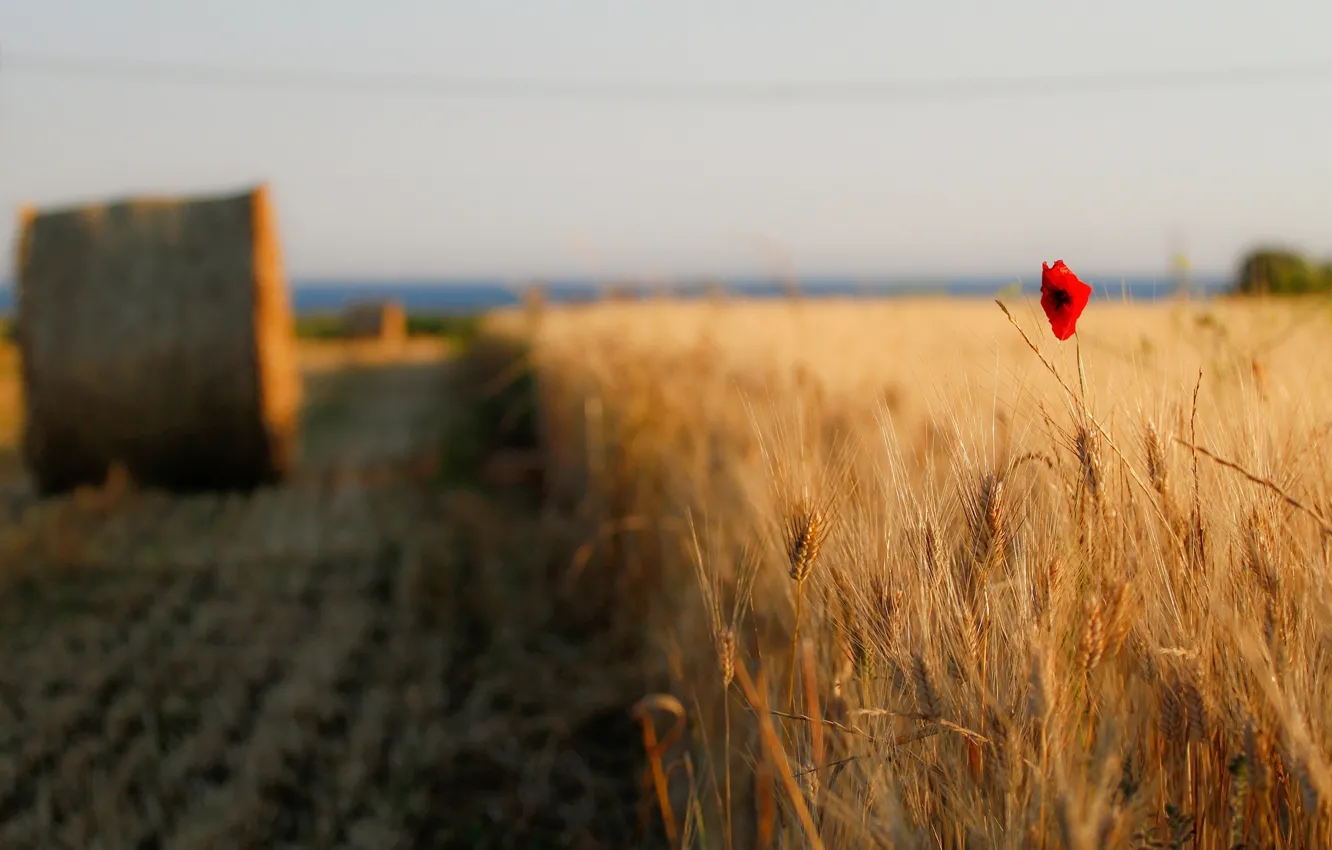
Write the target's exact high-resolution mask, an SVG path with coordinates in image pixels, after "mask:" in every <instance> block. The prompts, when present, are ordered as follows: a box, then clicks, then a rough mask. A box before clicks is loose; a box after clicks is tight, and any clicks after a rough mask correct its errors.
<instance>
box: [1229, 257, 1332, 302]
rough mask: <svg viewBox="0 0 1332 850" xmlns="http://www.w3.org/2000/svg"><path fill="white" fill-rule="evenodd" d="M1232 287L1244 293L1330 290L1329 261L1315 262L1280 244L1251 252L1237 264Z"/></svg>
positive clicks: (1331, 267) (1300, 292) (1331, 280)
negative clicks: (1327, 263)
mask: <svg viewBox="0 0 1332 850" xmlns="http://www.w3.org/2000/svg"><path fill="white" fill-rule="evenodd" d="M1235 289H1236V291H1237V292H1240V293H1242V294H1245V295H1258V294H1271V295H1299V294H1305V293H1311V292H1328V291H1332V265H1321V266H1320V265H1318V264H1316V263H1313V262H1310V261H1309V260H1308V258H1306V257H1303V256H1301V255H1300V254H1298V253H1296V252H1294V251H1290V250H1286V249H1280V248H1262V249H1259V250H1256V251H1253V252H1251V253H1250V254H1249V255H1248V256H1246V257H1245V258H1244V262H1243V263H1241V264H1240V270H1239V280H1238V281H1236V286H1235Z"/></svg>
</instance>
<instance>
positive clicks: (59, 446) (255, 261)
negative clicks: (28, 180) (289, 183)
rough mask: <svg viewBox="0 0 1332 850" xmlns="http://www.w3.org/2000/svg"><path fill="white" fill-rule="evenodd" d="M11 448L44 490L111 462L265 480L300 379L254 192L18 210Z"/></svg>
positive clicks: (292, 431)
mask: <svg viewBox="0 0 1332 850" xmlns="http://www.w3.org/2000/svg"><path fill="white" fill-rule="evenodd" d="M20 228H21V230H20V235H19V244H18V251H17V255H18V257H17V259H18V275H17V278H18V293H17V294H18V303H17V327H16V336H17V339H18V343H19V349H20V352H21V357H22V380H23V392H24V401H25V406H26V414H27V415H26V422H25V425H24V432H23V458H24V462H25V464H26V465H27V467H28V470H29V473H30V475H31V476H32V478H33V479H34V482H35V484H36V486H37V489H38V490H39V491H40V492H42V493H46V494H50V493H58V492H63V491H66V490H70V489H73V488H74V487H77V486H79V485H81V484H98V483H101V481H102V480H103V479H104V478H105V476H106V473H107V470H108V469H109V468H110V466H111V465H112V464H120V465H123V466H124V468H125V469H126V471H128V473H129V474H130V476H131V477H132V478H133V479H134V480H135V481H136V482H137V483H139V484H142V485H145V486H151V487H161V488H164V489H170V490H205V489H215V490H247V489H252V488H254V487H257V486H260V485H263V484H268V483H273V482H276V481H278V480H280V479H281V478H282V477H283V476H284V475H285V474H287V473H288V472H289V471H290V469H291V468H292V466H293V464H294V462H295V457H296V451H297V437H298V425H299V407H300V399H301V385H300V375H299V372H298V370H297V364H296V350H295V343H294V339H293V330H292V321H291V307H290V302H289V299H288V295H287V291H286V282H285V280H284V278H283V273H282V263H281V255H280V250H279V245H278V238H277V233H276V227H275V222H274V214H273V210H272V206H271V204H270V201H269V196H268V192H267V190H266V188H265V187H262V186H261V187H259V188H256V189H253V190H251V191H247V192H244V193H241V194H236V195H230V196H225V197H211V198H191V199H136V200H128V201H120V202H116V203H112V204H102V205H94V206H86V207H81V208H73V209H63V210H55V211H49V212H44V213H37V212H35V211H33V210H31V209H29V210H27V211H26V212H25V213H24V215H23V216H22V217H21V222H20Z"/></svg>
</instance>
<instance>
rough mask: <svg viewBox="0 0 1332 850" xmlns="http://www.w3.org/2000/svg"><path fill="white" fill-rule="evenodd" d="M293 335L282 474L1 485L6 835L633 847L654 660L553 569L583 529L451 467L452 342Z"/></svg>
mask: <svg viewBox="0 0 1332 850" xmlns="http://www.w3.org/2000/svg"><path fill="white" fill-rule="evenodd" d="M302 357H303V362H304V367H305V382H306V390H305V393H306V399H307V409H306V413H305V419H306V433H305V435H304V437H303V440H304V448H305V457H304V459H303V463H302V465H301V467H300V474H299V475H298V476H297V477H296V478H295V479H294V480H293V481H291V482H290V483H289V484H288V485H285V486H283V487H281V488H269V489H265V490H261V491H258V492H256V493H255V494H254V495H252V496H249V497H245V496H240V495H199V496H190V497H170V496H166V495H162V494H158V493H149V492H132V491H129V490H121V489H117V487H116V486H115V485H114V484H112V485H108V486H107V487H106V488H101V489H98V490H84V491H80V492H77V493H75V494H72V495H70V496H67V497H62V498H59V499H53V500H48V501H45V502H36V501H33V500H32V499H30V498H28V497H27V496H25V495H23V494H22V491H21V488H19V487H17V486H15V487H11V488H10V491H11V495H10V497H9V498H8V500H7V503H6V505H5V506H4V510H5V513H4V515H3V518H2V519H3V524H2V525H0V565H2V566H3V571H2V572H0V588H2V589H3V592H0V623H3V628H2V629H0V717H2V718H3V719H2V720H0V846H3V847H5V848H51V847H80V848H85V847H86V848H96V847H114V848H121V847H126V848H134V847H138V848H202V847H216V848H243V847H291V848H296V847H324V848H339V847H346V848H353V847H361V848H391V847H454V846H458V847H502V846H514V847H534V846H551V847H554V846H572V847H577V846H588V847H597V846H604V844H603V842H608V841H609V842H611V844H613V845H614V846H622V845H623V844H624V842H625V841H627V840H629V838H630V837H632V835H633V833H634V830H635V824H634V816H633V811H634V809H633V805H634V803H635V801H636V797H635V796H634V793H633V784H632V773H631V771H632V770H633V769H634V767H635V764H636V759H637V755H636V749H635V746H634V742H635V730H634V728H633V725H632V721H631V719H630V716H629V714H628V713H627V710H626V706H628V705H629V704H631V703H632V700H633V699H634V698H635V697H636V696H637V694H638V693H639V692H641V684H640V683H638V682H637V681H636V680H635V678H634V677H635V676H636V672H635V671H633V670H632V668H631V666H629V665H627V664H626V658H627V655H626V652H625V647H624V644H623V643H618V644H617V643H616V642H615V641H614V640H610V639H602V640H599V641H592V640H588V634H589V632H588V629H589V628H593V629H595V628H596V622H597V620H596V612H594V611H591V610H590V609H589V608H588V607H587V606H580V605H576V604H565V605H564V606H563V607H561V603H562V602H567V600H565V599H563V598H562V597H561V596H560V594H559V593H557V592H553V591H552V592H541V588H542V587H543V586H544V585H545V584H546V583H548V576H549V575H552V574H554V571H556V570H558V569H562V568H563V565H564V563H567V561H564V562H561V560H560V559H561V558H567V555H568V553H570V552H572V550H573V549H574V548H575V547H576V545H577V533H576V526H574V525H570V524H569V523H566V522H563V521H561V520H559V519H558V518H545V519H542V518H540V517H537V516H536V515H534V514H533V513H532V511H531V510H530V509H528V508H525V507H523V506H522V502H521V500H520V499H517V498H516V497H515V496H505V495H504V494H492V495H485V496H483V495H481V494H479V493H476V492H471V491H463V490H459V489H456V488H450V487H446V486H440V485H439V484H438V476H437V474H436V467H437V455H438V453H439V448H440V443H441V441H442V439H443V435H444V434H445V433H446V424H447V420H448V417H449V415H450V410H449V408H448V405H447V402H448V399H449V396H450V392H449V390H450V384H451V382H452V381H453V379H454V378H453V373H452V371H451V367H450V364H449V362H448V361H447V360H446V359H445V358H444V356H443V352H442V351H440V350H439V348H438V347H434V348H430V347H429V346H423V345H417V346H414V347H412V348H409V349H408V350H405V351H404V352H401V353H400V354H399V356H398V357H396V358H394V359H387V358H385V357H384V356H382V354H375V355H373V356H370V355H364V354H363V353H358V352H357V351H355V350H336V349H335V348H333V347H330V346H320V347H317V348H307V349H306V350H305V351H303V352H302ZM6 380H9V378H8V376H6ZM579 617H582V618H583V619H581V620H580V619H578V618H579ZM626 789H627V796H626Z"/></svg>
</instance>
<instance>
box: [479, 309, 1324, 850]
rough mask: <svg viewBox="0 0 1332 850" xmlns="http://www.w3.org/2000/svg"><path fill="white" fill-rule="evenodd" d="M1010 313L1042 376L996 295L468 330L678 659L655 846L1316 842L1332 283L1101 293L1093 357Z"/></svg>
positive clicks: (601, 578) (606, 571)
mask: <svg viewBox="0 0 1332 850" xmlns="http://www.w3.org/2000/svg"><path fill="white" fill-rule="evenodd" d="M1012 311H1013V315H1014V318H1015V319H1016V320H1017V322H1018V323H1019V324H1020V325H1021V326H1022V327H1023V329H1024V330H1025V332H1026V333H1027V334H1028V336H1029V337H1030V339H1031V341H1032V343H1034V344H1035V345H1036V346H1037V347H1038V349H1039V352H1040V355H1043V356H1045V357H1046V358H1048V361H1049V365H1050V367H1051V368H1052V369H1055V370H1057V372H1058V377H1056V376H1055V375H1052V374H1051V372H1050V371H1049V369H1047V368H1046V366H1045V365H1043V364H1042V362H1041V360H1040V357H1039V356H1038V354H1037V353H1036V352H1034V351H1033V350H1032V348H1031V347H1029V346H1028V344H1027V343H1026V342H1025V341H1024V340H1023V338H1022V336H1021V335H1020V333H1019V332H1018V331H1017V329H1015V328H1014V327H1013V326H1012V325H1011V324H1010V323H1009V321H1008V320H1007V319H1006V318H1005V316H1004V314H1003V313H1002V312H1001V311H1000V310H999V309H998V307H997V306H996V305H994V304H993V303H989V302H944V301H926V300H921V301H910V302H887V303H883V302H880V303H869V304H866V303H849V302H848V303H840V304H832V303H817V304H815V303H801V302H798V301H796V302H787V303H766V304H752V303H751V304H735V303H727V302H724V301H718V302H714V303H710V304H662V303H656V304H651V305H641V306H636V305H623V304H620V305H616V304H607V305H597V306H592V307H582V308H570V309H564V310H555V311H551V312H548V313H546V314H544V315H541V314H535V313H526V314H523V313H518V312H514V313H510V314H504V315H501V316H498V317H496V318H495V319H494V320H493V321H492V322H491V323H490V326H489V329H488V332H489V333H494V334H499V335H508V336H511V337H513V338H515V339H521V340H525V341H526V343H527V344H529V345H531V347H532V355H531V357H532V361H533V363H534V364H535V369H536V373H537V376H538V387H539V394H540V395H539V398H540V410H541V429H542V433H543V436H544V440H545V443H544V445H545V453H546V458H545V460H546V464H547V469H546V474H547V483H548V495H549V497H550V499H551V500H552V502H553V503H555V504H570V505H576V506H578V510H579V511H580V512H581V515H582V516H585V517H587V518H589V521H590V522H592V524H593V525H595V526H598V527H600V528H601V529H602V533H601V535H600V537H599V538H598V544H597V545H596V546H595V547H594V550H589V551H588V552H585V553H584V555H585V557H584V559H583V560H582V561H580V569H581V571H580V572H577V573H575V574H574V575H573V576H571V578H570V581H574V582H581V584H580V585H579V586H581V587H583V588H585V589H586V590H588V591H591V590H592V589H593V588H599V587H601V586H604V585H610V586H612V587H614V588H616V590H615V592H616V593H617V594H619V597H620V598H621V600H622V604H623V606H624V607H623V612H624V616H625V618H626V619H631V620H633V621H634V622H636V623H638V624H639V625H640V627H641V628H643V629H644V630H645V632H646V636H647V637H646V640H647V641H648V645H649V646H650V647H653V649H651V650H650V654H651V655H653V657H655V658H658V659H660V662H661V665H662V667H663V669H664V670H666V671H667V672H668V675H669V679H670V682H671V684H670V687H669V689H668V693H669V698H667V697H664V696H663V697H659V698H657V699H655V700H653V701H650V702H648V703H645V704H644V709H645V710H648V709H650V711H648V716H651V717H652V724H653V732H652V736H651V737H649V738H647V739H646V742H647V745H648V749H647V753H648V756H649V757H650V760H651V761H653V762H655V763H656V764H657V765H658V766H659V767H660V768H661V769H660V771H659V772H656V773H653V772H649V773H648V774H647V775H646V776H645V779H644V789H645V792H644V797H645V800H646V801H647V802H645V806H648V807H649V808H650V809H651V810H652V811H653V812H654V813H655V814H654V815H653V817H654V822H655V828H656V829H657V831H658V834H660V835H662V836H665V837H667V838H668V839H669V840H670V843H672V844H681V843H683V844H687V845H690V846H699V847H730V846H732V845H733V844H734V846H746V847H748V846H772V847H777V846H787V847H804V846H830V847H843V846H856V847H868V846H883V847H911V846H950V847H958V846H974V847H985V846H1003V847H1045V846H1049V847H1056V846H1073V847H1104V846H1137V847H1144V846H1159V847H1167V846H1173V847H1186V846H1187V847H1192V846H1196V847H1238V846H1251V847H1259V846H1262V847H1315V846H1328V842H1329V841H1332V831H1329V815H1328V813H1329V804H1332V773H1329V764H1332V689H1330V685H1332V675H1330V674H1332V669H1329V665H1330V663H1332V661H1330V659H1332V655H1330V654H1329V652H1328V647H1329V646H1332V587H1330V586H1329V562H1328V557H1329V554H1328V553H1329V549H1328V532H1329V531H1332V525H1329V524H1328V523H1327V518H1328V517H1332V458H1329V455H1328V451H1329V447H1328V440H1327V437H1328V435H1329V433H1332V335H1329V330H1332V313H1330V312H1329V309H1328V306H1327V304H1326V302H1325V301H1321V300H1306V301H1299V302H1267V301H1250V302H1239V301H1235V302H1227V301H1214V302H1207V303H1187V302H1174V303H1163V304H1158V305H1151V306H1146V305H1133V304H1127V303H1104V302H1095V303H1093V304H1092V305H1091V307H1090V308H1089V310H1088V312H1087V313H1086V315H1085V316H1084V317H1083V320H1082V322H1081V323H1080V334H1079V336H1080V343H1079V344H1080V345H1081V349H1082V369H1083V371H1084V372H1085V377H1083V376H1082V375H1080V372H1079V363H1078V358H1077V356H1076V345H1075V343H1074V342H1072V341H1070V342H1068V343H1063V344H1061V343H1058V342H1057V341H1055V340H1054V338H1053V337H1052V336H1051V335H1050V333H1049V328H1048V325H1046V323H1045V319H1044V317H1043V316H1042V315H1041V314H1040V312H1039V307H1037V306H1036V305H1034V304H1033V303H1029V302H1025V301H1015V302H1014V303H1013V304H1012ZM1061 382H1062V383H1061ZM1084 384H1085V389H1084V387H1083V385H1084ZM1084 399H1085V403H1084ZM1195 446H1197V447H1201V449H1199V450H1197V451H1195V449H1194V447H1195ZM1204 450H1205V451H1206V452H1211V453H1213V454H1215V455H1216V456H1218V457H1220V458H1222V459H1225V460H1227V461H1229V462H1231V463H1234V464H1238V465H1239V466H1240V467H1242V469H1243V470H1244V471H1243V472H1241V471H1237V470H1236V469H1233V468H1228V467H1225V466H1222V465H1219V464H1218V463H1216V462H1214V461H1213V460H1211V459H1209V457H1208V456H1207V455H1206V454H1205V453H1203V451H1204ZM1254 479H1260V480H1259V481H1257V482H1255V480H1254ZM675 700H678V702H676V701H675ZM671 729H674V730H675V731H674V732H673V733H671V732H669V730H671ZM663 737H665V738H669V739H670V740H669V741H668V742H667V744H668V746H665V747H656V746H655V744H654V743H653V742H655V741H657V740H659V739H661V738H663Z"/></svg>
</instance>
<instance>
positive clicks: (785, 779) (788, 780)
mask: <svg viewBox="0 0 1332 850" xmlns="http://www.w3.org/2000/svg"><path fill="white" fill-rule="evenodd" d="M736 676H737V678H738V680H739V682H740V689H741V690H742V691H744V694H745V699H746V700H748V701H749V704H750V706H752V707H753V708H754V711H755V713H756V714H757V716H758V723H759V734H760V736H761V738H762V741H763V748H764V751H765V752H766V753H767V754H768V758H770V759H771V760H772V761H773V763H774V764H776V765H777V770H778V772H779V773H780V774H781V778H782V785H783V786H784V787H785V788H786V794H787V796H788V797H789V798H790V800H791V805H792V806H793V807H794V808H795V810H796V816H797V817H798V818H800V824H801V826H803V827H804V829H805V838H806V839H807V840H808V841H809V843H810V846H811V847H813V848H815V850H822V848H823V841H822V839H820V838H819V831H818V828H817V827H816V826H815V824H814V816H813V814H811V812H810V810H809V806H807V805H806V804H805V795H804V794H803V793H802V792H801V790H800V783H799V782H797V781H796V778H795V774H794V772H792V770H791V765H790V763H789V762H788V761H787V760H786V749H785V748H784V747H783V746H782V741H781V738H780V737H779V736H778V735H777V730H776V729H774V728H773V725H772V718H771V717H770V716H769V709H768V699H767V695H766V692H765V689H764V688H762V687H755V685H754V682H753V680H752V679H750V677H749V671H748V670H747V669H746V668H745V665H743V664H741V665H740V666H739V667H737V668H736ZM760 681H761V679H760Z"/></svg>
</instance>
